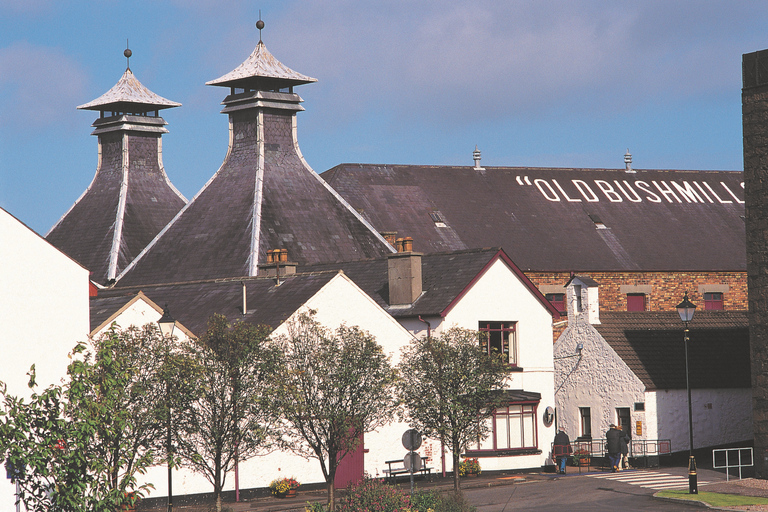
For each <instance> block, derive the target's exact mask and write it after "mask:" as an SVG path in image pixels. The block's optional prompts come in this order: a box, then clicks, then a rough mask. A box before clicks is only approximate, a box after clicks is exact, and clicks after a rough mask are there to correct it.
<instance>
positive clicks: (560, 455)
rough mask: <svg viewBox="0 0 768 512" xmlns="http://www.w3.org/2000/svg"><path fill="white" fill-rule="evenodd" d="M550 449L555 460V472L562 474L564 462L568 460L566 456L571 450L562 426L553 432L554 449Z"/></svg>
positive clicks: (563, 472) (569, 441)
mask: <svg viewBox="0 0 768 512" xmlns="http://www.w3.org/2000/svg"><path fill="white" fill-rule="evenodd" d="M552 451H553V452H554V456H555V460H557V472H558V473H560V474H562V475H564V474H565V463H566V462H567V461H568V456H569V455H570V454H571V452H572V451H573V450H572V449H571V440H570V439H569V438H568V434H566V433H565V431H564V430H563V429H562V428H561V429H558V431H557V434H555V442H554V449H553V450H552Z"/></svg>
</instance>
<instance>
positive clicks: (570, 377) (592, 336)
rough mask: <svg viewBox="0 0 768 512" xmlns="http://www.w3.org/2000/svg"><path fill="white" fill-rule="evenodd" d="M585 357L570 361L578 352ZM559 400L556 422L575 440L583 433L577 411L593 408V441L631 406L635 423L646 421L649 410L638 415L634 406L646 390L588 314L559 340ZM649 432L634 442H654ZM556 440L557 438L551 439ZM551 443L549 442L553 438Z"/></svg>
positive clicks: (557, 373) (644, 422) (556, 368)
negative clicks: (622, 408)
mask: <svg viewBox="0 0 768 512" xmlns="http://www.w3.org/2000/svg"><path fill="white" fill-rule="evenodd" d="M569 320H570V317H569ZM578 343H581V344H582V346H583V348H582V350H581V357H570V356H573V355H576V354H578V353H579V351H578V350H577V344H578ZM555 389H556V390H557V391H556V392H555V397H556V401H557V421H558V423H559V426H560V427H562V428H563V430H565V432H566V433H567V434H568V436H569V437H570V438H571V440H574V439H575V438H577V437H579V436H580V435H582V434H583V432H581V416H580V413H579V407H589V408H590V411H591V415H592V438H593V439H602V438H604V437H605V432H606V431H607V430H608V427H609V425H610V424H611V423H617V422H618V419H617V414H616V409H617V408H618V407H628V408H630V415H631V422H632V423H631V424H632V425H633V426H634V425H635V422H636V421H642V422H643V425H644V426H645V425H647V421H646V415H647V414H648V412H649V405H652V404H647V403H646V411H645V412H639V411H638V412H636V411H634V404H635V403H636V402H644V401H646V398H645V386H644V385H643V383H642V382H641V381H640V379H638V378H637V377H636V376H635V374H634V373H632V371H631V370H630V369H629V367H628V366H627V364H626V363H624V361H623V360H622V359H621V358H620V357H619V355H618V354H616V352H615V351H614V350H613V349H612V348H611V347H610V345H608V343H606V342H605V340H604V339H603V337H602V336H600V334H599V333H598V332H597V330H595V328H594V327H592V325H591V324H590V323H589V322H588V315H582V316H580V317H577V320H576V321H575V322H571V324H570V325H569V326H568V327H567V328H566V329H565V331H563V333H562V334H561V335H560V337H559V338H558V340H557V342H555ZM649 434H650V433H649V431H648V429H647V428H645V427H644V428H643V434H642V435H641V436H636V435H635V434H634V430H633V436H632V438H633V439H656V437H653V436H650V437H649ZM553 439H554V436H553ZM550 442H551V440H550Z"/></svg>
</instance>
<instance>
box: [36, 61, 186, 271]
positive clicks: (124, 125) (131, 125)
mask: <svg viewBox="0 0 768 512" xmlns="http://www.w3.org/2000/svg"><path fill="white" fill-rule="evenodd" d="M124 54H125V56H126V58H130V56H131V51H130V50H126V51H125V52H124ZM180 105H181V104H180V103H176V102H174V101H170V100H167V99H165V98H162V97H160V96H158V95H157V94H155V93H153V92H152V91H150V90H149V89H147V88H146V87H144V86H143V85H142V84H141V82H139V81H138V80H137V79H136V77H135V76H134V75H133V72H131V69H130V66H128V67H127V69H126V70H125V73H124V74H123V76H122V77H121V78H120V80H119V81H118V82H117V84H115V86H114V87H112V88H111V89H110V90H109V91H107V92H106V93H104V94H103V95H102V96H100V97H99V98H97V99H95V100H93V101H91V102H90V103H86V104H85V105H80V106H79V107H77V108H79V109H84V110H96V111H98V112H99V113H100V115H99V118H98V119H97V120H96V121H95V122H94V123H93V127H94V128H95V130H94V131H93V133H92V135H96V136H98V140H99V159H98V165H97V168H96V175H95V176H94V178H93V181H92V182H91V184H90V185H89V186H88V188H87V189H86V191H85V192H84V193H83V195H82V196H80V198H79V199H78V200H77V201H76V202H75V204H74V205H73V206H72V207H71V208H70V209H69V211H68V212H67V213H65V214H64V216H63V217H62V218H61V219H59V221H58V222H57V223H56V224H55V225H54V226H53V227H52V228H51V230H50V231H49V232H48V234H47V235H46V239H47V240H48V241H49V242H51V243H52V244H53V245H54V246H56V247H57V248H58V249H60V250H61V251H63V252H64V253H66V254H67V255H69V256H70V257H72V258H74V259H75V260H77V261H78V262H79V263H80V264H82V265H83V266H84V267H86V268H88V269H89V270H90V271H91V279H92V280H93V281H96V282H98V283H101V284H107V283H109V282H111V281H113V280H114V279H115V277H116V276H117V275H118V274H119V273H120V272H121V271H122V270H123V269H124V268H125V267H126V266H127V265H128V264H129V263H130V262H131V261H132V260H133V258H135V257H136V256H137V255H138V254H139V253H140V252H141V250H142V249H144V247H146V245H147V244H148V243H149V242H150V241H151V240H152V239H153V238H154V237H155V236H156V235H157V234H158V233H159V232H160V230H161V229H162V228H163V226H165V225H166V224H168V222H169V221H170V220H171V219H172V218H173V217H174V215H176V213H178V211H179V210H180V209H181V208H182V207H183V206H184V204H185V203H186V199H185V198H184V196H182V195H181V194H180V193H179V191H178V190H176V188H175V187H174V186H173V185H172V184H171V183H170V181H169V180H168V177H167V176H166V174H165V169H164V168H163V160H162V154H163V152H162V139H161V137H162V134H163V133H167V132H168V130H167V129H166V128H165V125H166V124H167V123H166V122H165V121H164V120H163V118H162V117H160V116H159V112H160V110H162V109H166V108H171V107H178V106H180Z"/></svg>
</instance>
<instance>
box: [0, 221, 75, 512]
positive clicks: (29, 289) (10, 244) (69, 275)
mask: <svg viewBox="0 0 768 512" xmlns="http://www.w3.org/2000/svg"><path fill="white" fill-rule="evenodd" d="M88 283H89V282H88V271H87V270H86V269H84V268H83V267H82V266H80V265H79V264H78V263H77V262H75V261H74V260H73V259H71V258H70V257H68V256H66V255H65V254H63V253H62V252H60V251H59V250H58V249H56V248H55V247H54V246H52V245H51V244H50V243H48V242H46V241H45V239H44V238H42V237H41V236H40V235H38V234H37V233H35V232H34V231H33V230H31V229H30V228H28V227H27V226H26V225H24V224H23V223H22V222H21V221H19V220H18V219H16V218H15V217H14V216H13V215H11V214H10V213H8V212H7V211H5V210H3V209H2V208H0V362H1V363H2V364H0V381H1V382H3V383H4V384H5V385H6V386H7V390H8V393H9V394H11V395H16V396H29V394H30V389H29V387H28V386H27V384H28V382H29V376H28V375H27V373H28V372H29V370H30V367H31V366H32V365H33V364H34V365H35V372H36V375H37V384H38V387H37V389H36V391H38V392H39V391H41V390H43V389H45V388H46V387H47V386H49V385H51V384H57V383H59V381H60V379H62V378H63V377H64V376H66V372H67V364H68V363H69V359H68V358H67V354H69V353H70V352H71V351H72V349H73V348H74V346H75V344H76V343H77V342H79V341H85V340H86V337H87V335H88V289H89V288H88V286H89V284H88ZM0 462H1V461H0ZM3 477H5V475H4V474H3ZM14 492H15V489H14V486H12V485H11V483H10V480H6V479H5V478H3V480H2V483H1V484H0V508H3V509H8V510H10V509H11V507H12V506H13V503H14V498H13V496H14Z"/></svg>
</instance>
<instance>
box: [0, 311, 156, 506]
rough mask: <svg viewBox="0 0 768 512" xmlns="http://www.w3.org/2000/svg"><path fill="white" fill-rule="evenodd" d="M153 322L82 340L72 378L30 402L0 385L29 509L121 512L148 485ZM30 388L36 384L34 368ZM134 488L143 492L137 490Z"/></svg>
mask: <svg viewBox="0 0 768 512" xmlns="http://www.w3.org/2000/svg"><path fill="white" fill-rule="evenodd" d="M159 340H160V336H159V332H158V330H157V329H156V328H154V327H153V326H151V325H150V326H147V327H145V328H144V329H141V330H140V329H135V328H133V329H128V330H126V331H119V330H118V329H116V328H115V327H113V328H112V329H110V330H109V331H108V332H107V333H106V334H105V335H104V336H102V337H101V338H99V339H96V340H92V342H91V349H90V350H89V349H88V348H87V346H86V345H85V344H84V343H79V344H78V345H77V346H76V347H75V349H74V351H73V353H72V354H71V356H73V361H72V362H71V363H70V364H69V366H68V369H67V374H68V380H66V381H65V383H64V384H63V385H61V386H50V387H48V388H47V389H46V390H44V391H43V392H42V393H39V394H38V393H37V392H33V393H32V396H31V398H30V399H29V401H28V402H27V401H25V400H24V399H20V398H17V397H13V396H10V395H8V394H7V393H6V388H5V386H2V388H1V389H0V397H1V398H2V410H1V411H0V454H2V453H7V457H8V459H9V460H10V461H11V462H12V463H13V465H14V466H16V467H20V466H21V465H22V464H25V465H26V475H25V478H23V479H22V480H21V494H22V500H23V501H24V503H25V506H26V507H27V508H28V509H29V510H50V511H52V512H58V511H67V512H78V511H88V512H101V511H114V510H117V509H119V507H120V506H122V505H123V504H126V503H128V502H131V501H132V500H133V499H134V498H135V497H136V496H140V495H141V494H142V493H143V492H145V491H146V490H147V488H148V487H150V486H149V485H148V484H147V485H142V486H137V483H136V476H137V475H138V474H141V473H143V472H144V471H145V470H146V468H147V467H148V466H149V465H151V464H152V463H153V461H154V451H153V450H152V446H153V445H154V444H155V441H156V437H157V436H158V433H159V428H160V422H159V421H158V411H157V405H156V402H155V394H156V391H157V389H156V378H155V377H156V373H157V372H158V371H159V366H158V364H157V358H156V357H155V356H156V354H154V353H153V350H155V349H157V347H158V342H159ZM29 375H30V387H31V388H34V387H35V382H34V381H35V373H34V366H33V367H32V369H31V371H30V373H29ZM134 492H135V493H136V494H134Z"/></svg>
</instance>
